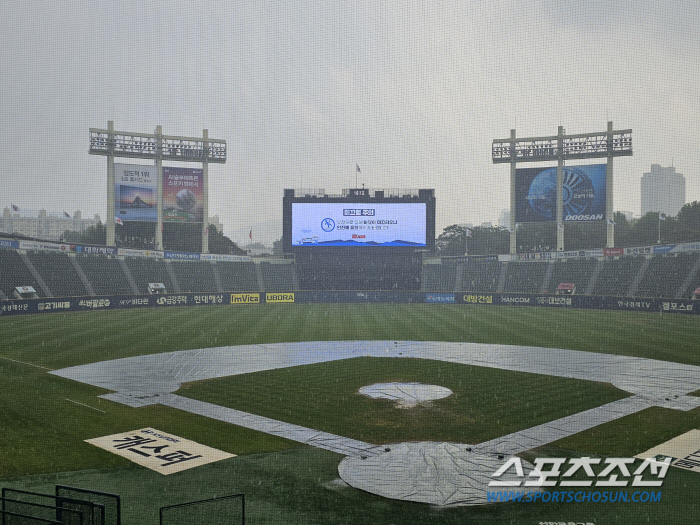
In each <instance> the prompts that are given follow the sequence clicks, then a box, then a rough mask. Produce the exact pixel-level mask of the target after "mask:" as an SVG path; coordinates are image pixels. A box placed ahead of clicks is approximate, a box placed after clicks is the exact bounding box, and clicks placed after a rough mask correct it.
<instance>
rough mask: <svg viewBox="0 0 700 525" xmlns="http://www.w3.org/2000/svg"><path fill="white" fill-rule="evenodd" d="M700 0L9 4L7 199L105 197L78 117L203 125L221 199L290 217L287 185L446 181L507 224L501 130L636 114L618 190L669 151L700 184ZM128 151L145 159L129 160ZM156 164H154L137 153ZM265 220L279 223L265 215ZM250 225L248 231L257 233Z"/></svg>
mask: <svg viewBox="0 0 700 525" xmlns="http://www.w3.org/2000/svg"><path fill="white" fill-rule="evenodd" d="M699 21H700V2H698V1H697V0H681V1H674V2H667V1H661V2H653V1H648V0H634V1H633V0H629V1H627V0H621V1H615V0H605V1H598V0H589V1H586V0H553V1H549V0H542V1H528V2H522V1H517V0H516V1H512V0H511V1H494V0H487V1H481V0H476V1H474V0H472V1H466V0H465V1H445V2H435V1H426V2H410V1H406V0H402V1H398V2H389V1H386V2H379V1H368V2H359V1H358V2H332V1H331V2H328V1H322V0H316V1H299V0H297V1H289V2H281V1H275V2H272V1H271V2H264V1H261V0H255V1H245V0H236V1H235V2H230V1H221V2H216V1H210V2H198V1H191V2H179V1H159V0H153V1H149V2H143V1H128V0H127V1H120V2H103V1H95V0H92V1H68V2H45V1H27V0H21V1H14V0H3V1H2V2H0V121H1V122H2V124H1V128H0V188H1V190H0V191H1V195H2V202H0V208H4V207H5V206H9V205H10V203H14V204H16V205H18V206H20V207H21V208H32V209H39V208H46V209H47V210H49V211H55V212H62V211H63V210H66V211H68V212H69V213H72V212H73V211H75V210H77V209H80V210H82V212H83V214H84V216H86V215H87V216H91V215H92V214H94V213H99V214H100V215H101V216H102V217H103V219H104V218H105V215H106V209H107V206H106V160H105V158H104V157H97V156H91V155H88V153H87V152H88V138H89V133H88V130H89V128H90V127H96V128H105V127H106V126H107V121H108V120H113V121H114V123H115V128H116V129H117V130H120V131H133V132H144V133H150V132H152V131H153V130H154V128H155V126H156V125H157V124H161V125H162V126H163V132H164V133H165V134H170V135H191V136H201V133H202V129H203V128H207V129H208V130H209V136H210V137H213V138H219V139H224V140H226V141H227V143H228V162H227V163H226V164H225V165H212V166H211V168H210V195H211V197H210V207H209V209H210V214H211V215H214V214H217V215H219V217H220V219H221V221H222V222H223V223H224V225H225V232H226V233H227V234H228V235H231V236H232V237H234V240H238V241H244V240H247V239H244V238H242V234H241V233H240V232H245V233H246V234H247V232H248V229H249V228H250V227H251V226H252V227H253V228H254V237H255V238H257V239H259V240H263V241H266V242H269V241H270V240H272V239H274V238H278V237H280V236H281V229H282V228H281V220H282V219H281V217H282V214H281V203H282V190H283V189H284V188H301V187H304V188H325V189H326V191H328V192H332V193H338V192H339V191H340V190H341V189H342V188H347V187H350V186H352V185H354V180H355V164H356V163H357V164H359V166H360V167H361V169H362V175H361V176H360V178H359V182H360V183H364V184H365V185H366V186H368V187H371V188H435V190H436V197H437V230H438V233H440V231H442V228H444V227H445V226H448V225H450V224H454V223H464V222H472V223H476V224H479V223H481V222H484V221H493V222H496V221H497V219H498V215H499V213H500V211H501V209H503V208H507V207H508V206H509V203H508V183H509V180H508V173H509V171H508V167H507V165H493V164H492V163H491V142H492V140H493V139H495V138H505V137H508V136H509V134H510V130H511V129H512V128H515V129H516V131H517V133H518V136H523V137H525V136H538V135H539V136H541V135H554V134H556V132H557V127H558V126H559V125H562V126H564V128H565V129H566V132H567V133H572V134H573V133H588V132H596V131H604V130H605V129H606V127H607V122H608V120H612V121H613V123H614V126H615V129H627V128H631V129H632V130H633V134H632V136H633V144H634V156H633V157H631V158H630V157H627V158H620V159H617V160H616V161H615V163H616V164H615V209H616V210H630V211H634V212H635V213H639V209H640V193H639V186H640V183H639V179H640V177H641V175H642V174H643V173H644V172H645V171H649V168H650V166H651V164H652V163H658V164H661V165H663V166H668V165H671V163H672V162H673V164H674V166H675V167H676V169H677V171H679V172H680V173H683V174H684V175H685V177H686V181H687V192H686V193H687V199H688V201H692V200H700V177H699V175H700V174H699V173H698V167H699V166H700V148H699V147H698V136H699V135H700V133H699V132H700V93H699V90H698V86H700V29H699V28H698V27H699V26H698V24H699ZM129 162H136V161H129ZM144 162H145V163H147V161H144ZM263 224H267V225H269V227H268V228H267V229H266V230H265V231H263V230H264V227H263V226H262V225H263ZM246 236H247V235H246Z"/></svg>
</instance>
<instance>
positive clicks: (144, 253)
mask: <svg viewBox="0 0 700 525" xmlns="http://www.w3.org/2000/svg"><path fill="white" fill-rule="evenodd" d="M117 255H124V256H125V257H150V258H152V259H162V258H163V252H161V251H155V250H134V249H132V248H117Z"/></svg>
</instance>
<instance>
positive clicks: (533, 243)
mask: <svg viewBox="0 0 700 525" xmlns="http://www.w3.org/2000/svg"><path fill="white" fill-rule="evenodd" d="M613 221H614V222H615V246H616V247H622V248H626V247H633V246H650V245H653V244H657V243H659V242H661V243H665V244H669V243H670V244H673V243H679V242H693V241H700V202H698V201H694V202H691V203H689V204H686V205H685V206H683V207H682V208H681V210H680V211H679V212H678V215H676V216H675V217H664V215H663V214H659V213H657V212H649V213H647V214H646V215H644V216H642V217H640V218H637V219H631V220H630V219H628V218H627V216H626V215H625V214H624V213H622V212H615V214H614V216H613ZM468 230H469V236H467V235H466V229H465V228H464V226H459V225H457V224H453V225H452V226H448V227H447V228H445V229H444V230H443V231H442V233H441V234H440V235H439V236H438V238H437V243H436V244H437V251H438V253H439V254H440V255H443V256H450V255H464V254H465V253H468V254H469V255H497V254H504V253H509V251H510V233H509V231H508V230H507V229H506V228H503V227H481V226H476V227H473V228H469V229H468ZM606 239H607V223H606V221H594V222H567V223H565V225H564V248H565V249H566V250H567V251H569V250H571V251H574V250H587V249H597V248H602V247H604V246H605V245H606ZM516 240H517V251H518V253H523V252H533V251H554V250H556V246H557V224H556V223H555V222H539V223H523V224H518V225H517V232H516Z"/></svg>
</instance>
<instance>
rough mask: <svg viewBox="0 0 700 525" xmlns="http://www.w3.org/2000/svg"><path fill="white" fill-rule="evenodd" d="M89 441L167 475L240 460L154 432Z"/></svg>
mask: <svg viewBox="0 0 700 525" xmlns="http://www.w3.org/2000/svg"><path fill="white" fill-rule="evenodd" d="M85 441H86V442H87V443H90V444H91V445H95V446H96V447H100V448H101V449H103V450H106V451H108V452H111V453H112V454H116V455H117V456H121V457H123V458H126V459H128V460H129V461H132V462H134V463H136V464H138V465H141V466H142V467H146V468H149V469H151V470H155V471H156V472H158V473H159V474H163V475H168V474H174V473H176V472H181V471H183V470H188V469H191V468H194V467H199V466H201V465H206V464H207V463H213V462H215V461H221V460H222V459H229V458H233V457H236V456H235V454H229V453H228V452H223V451H221V450H217V449H215V448H211V447H207V446H205V445H201V444H200V443H197V442H195V441H190V440H189V439H183V438H181V437H178V436H175V435H173V434H168V433H166V432H162V431H160V430H156V429H154V428H141V429H139V430H132V431H130V432H122V433H120V434H112V435H111V436H104V437H100V438H94V439H86V440H85Z"/></svg>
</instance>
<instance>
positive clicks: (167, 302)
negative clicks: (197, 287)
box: [154, 294, 188, 306]
mask: <svg viewBox="0 0 700 525" xmlns="http://www.w3.org/2000/svg"><path fill="white" fill-rule="evenodd" d="M187 297H188V296H187V295H184V294H181V295H159V296H158V298H157V299H155V301H154V302H155V304H156V305H157V306H185V305H187V304H188V301H187Z"/></svg>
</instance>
